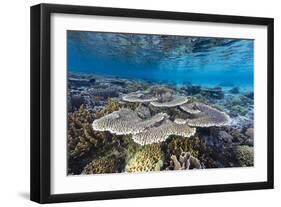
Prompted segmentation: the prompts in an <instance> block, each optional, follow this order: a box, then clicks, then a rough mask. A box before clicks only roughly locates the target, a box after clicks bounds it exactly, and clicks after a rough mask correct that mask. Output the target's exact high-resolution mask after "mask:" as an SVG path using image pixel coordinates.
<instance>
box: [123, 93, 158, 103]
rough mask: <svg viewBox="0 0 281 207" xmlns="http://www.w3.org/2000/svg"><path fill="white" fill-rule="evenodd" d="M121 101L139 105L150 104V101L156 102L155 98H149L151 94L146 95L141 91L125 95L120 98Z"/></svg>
mask: <svg viewBox="0 0 281 207" xmlns="http://www.w3.org/2000/svg"><path fill="white" fill-rule="evenodd" d="M122 99H123V101H128V102H140V103H145V102H151V101H156V100H157V98H156V97H153V96H151V94H146V93H143V92H141V91H136V92H132V93H129V94H126V95H125V96H123V97H122Z"/></svg>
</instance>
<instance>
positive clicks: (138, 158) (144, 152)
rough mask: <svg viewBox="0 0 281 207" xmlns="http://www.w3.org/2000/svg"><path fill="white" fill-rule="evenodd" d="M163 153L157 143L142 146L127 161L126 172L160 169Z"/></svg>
mask: <svg viewBox="0 0 281 207" xmlns="http://www.w3.org/2000/svg"><path fill="white" fill-rule="evenodd" d="M162 159H163V153H162V151H161V147H160V146H159V145H158V144H152V145H146V146H143V147H142V148H141V149H140V150H139V151H137V152H136V153H135V155H134V156H133V157H132V158H131V159H130V160H129V161H128V163H127V165H126V169H125V170H126V172H149V171H160V169H161V167H162V166H163V161H162Z"/></svg>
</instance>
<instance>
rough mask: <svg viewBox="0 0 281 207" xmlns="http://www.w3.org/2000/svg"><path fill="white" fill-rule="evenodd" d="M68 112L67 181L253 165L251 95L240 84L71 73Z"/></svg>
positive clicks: (250, 92)
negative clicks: (85, 176)
mask: <svg viewBox="0 0 281 207" xmlns="http://www.w3.org/2000/svg"><path fill="white" fill-rule="evenodd" d="M67 109H68V115H67V116H68V117H67V121H68V133H67V154H68V169H67V171H68V172H67V173H68V175H80V174H103V173H122V172H149V171H166V170H192V169H209V168H227V167H251V166H253V165H254V126H253V119H254V110H253V109H254V93H253V91H251V90H248V89H247V90H245V89H243V88H239V86H235V85H234V86H233V85H232V84H231V87H223V86H217V87H204V86H200V85H194V84H191V83H187V84H183V85H181V86H175V85H173V84H165V83H155V82H149V81H142V80H130V79H125V78H118V77H105V76H98V75H92V74H78V73H69V75H68V94H67ZM108 120H109V121H108ZM118 120H119V121H120V122H119V123H118V125H117V124H116V126H115V125H114V123H117V122H118ZM105 121H107V122H105ZM114 126H115V128H114ZM126 127H127V128H126ZM121 128H122V129H121ZM130 130H131V131H130ZM165 130H166V131H165Z"/></svg>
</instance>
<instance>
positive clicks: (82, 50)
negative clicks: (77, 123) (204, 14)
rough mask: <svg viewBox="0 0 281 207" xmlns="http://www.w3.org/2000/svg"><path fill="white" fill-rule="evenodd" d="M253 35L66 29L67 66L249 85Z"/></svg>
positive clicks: (135, 76) (179, 80) (131, 75)
mask: <svg viewBox="0 0 281 207" xmlns="http://www.w3.org/2000/svg"><path fill="white" fill-rule="evenodd" d="M253 58H254V40H249V39H247V40H246V39H230V38H210V37H188V36H173V35H151V34H124V33H104V32H86V31H68V33H67V67H68V71H69V72H76V73H91V74H99V75H108V76H117V77H121V78H130V79H140V80H146V81H153V82H160V83H171V84H175V85H183V84H196V85H198V84H199V85H201V86H218V85H220V86H238V87H241V88H243V87H245V88H251V89H252V88H253V81H254V64H253Z"/></svg>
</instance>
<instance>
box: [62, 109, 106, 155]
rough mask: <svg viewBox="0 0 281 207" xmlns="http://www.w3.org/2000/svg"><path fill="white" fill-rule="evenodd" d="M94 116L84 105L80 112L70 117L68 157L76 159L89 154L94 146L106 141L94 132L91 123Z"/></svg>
mask: <svg viewBox="0 0 281 207" xmlns="http://www.w3.org/2000/svg"><path fill="white" fill-rule="evenodd" d="M92 122H93V115H92V114H91V112H90V111H89V110H88V109H87V108H86V107H85V106H84V105H82V106H81V107H80V109H79V111H76V112H74V113H71V114H69V115H68V130H67V135H68V136H67V145H68V156H69V157H72V158H76V157H79V156H82V155H83V154H84V153H86V152H88V151H89V150H90V148H91V147H92V146H93V145H94V146H97V145H98V144H100V143H102V142H103V141H104V137H103V135H102V134H100V133H96V132H93V130H92V128H91V123H92Z"/></svg>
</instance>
